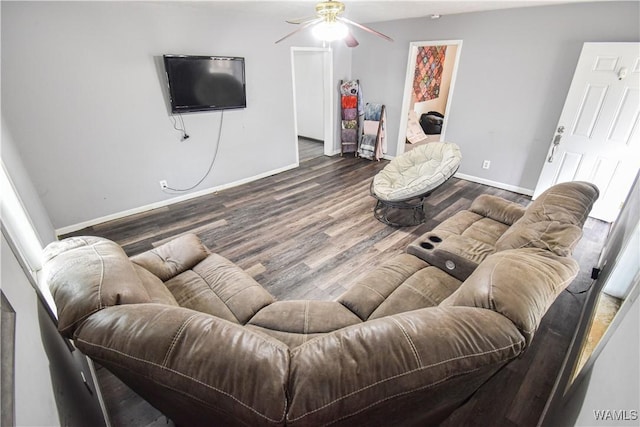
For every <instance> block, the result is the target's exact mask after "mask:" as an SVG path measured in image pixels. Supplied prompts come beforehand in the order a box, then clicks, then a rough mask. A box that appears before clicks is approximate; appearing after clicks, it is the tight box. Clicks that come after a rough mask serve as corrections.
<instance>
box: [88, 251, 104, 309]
mask: <svg viewBox="0 0 640 427" xmlns="http://www.w3.org/2000/svg"><path fill="white" fill-rule="evenodd" d="M91 249H93V252H95V254H96V255H97V256H98V259H99V260H100V283H99V284H98V309H102V308H104V304H103V303H102V283H103V282H104V258H102V255H100V253H99V252H98V250H97V249H96V247H95V245H91Z"/></svg>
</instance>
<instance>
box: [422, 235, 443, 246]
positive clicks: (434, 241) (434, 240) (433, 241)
mask: <svg viewBox="0 0 640 427" xmlns="http://www.w3.org/2000/svg"><path fill="white" fill-rule="evenodd" d="M440 242H442V238H441V237H438V236H436V235H431V236H429V237H427V240H424V241H422V242H420V247H421V248H422V249H427V250H431V249H434V248H435V247H436V246H437V245H438V243H440Z"/></svg>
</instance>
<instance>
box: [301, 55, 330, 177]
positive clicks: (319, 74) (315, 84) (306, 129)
mask: <svg viewBox="0 0 640 427" xmlns="http://www.w3.org/2000/svg"><path fill="white" fill-rule="evenodd" d="M291 73H292V82H293V106H294V109H293V110H294V127H295V146H296V163H298V164H300V162H303V161H306V160H310V159H312V158H315V157H319V156H322V155H327V156H328V155H331V154H332V152H333V145H334V137H333V131H332V129H333V115H332V111H331V107H332V105H333V91H332V88H331V82H332V81H333V52H332V50H331V49H330V48H308V47H292V48H291Z"/></svg>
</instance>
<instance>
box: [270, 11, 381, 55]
mask: <svg viewBox="0 0 640 427" xmlns="http://www.w3.org/2000/svg"><path fill="white" fill-rule="evenodd" d="M344 9H345V7H344V3H342V2H339V1H333V0H329V1H322V2H320V3H318V4H316V16H311V17H307V18H300V19H292V20H288V21H286V22H288V23H289V24H296V25H300V28H298V29H297V30H295V31H292V32H291V33H289V34H287V35H286V36H284V37H283V38H281V39H280V40H278V41H276V43H280V42H281V41H282V40H284V39H286V38H289V37H291V36H292V35H294V34H296V33H298V32H300V31H302V30H305V29H307V28H309V27H311V31H312V32H313V35H314V36H315V37H316V38H318V39H320V40H324V41H333V40H340V39H344V41H345V43H346V45H347V46H349V47H356V46H358V44H359V43H358V40H356V38H355V37H354V36H353V34H352V33H351V30H350V29H349V27H348V25H351V26H354V27H357V28H360V29H362V30H365V31H367V32H369V33H371V34H375V35H376V36H378V37H382V38H383V39H385V40H388V41H393V39H392V38H391V37H389V36H386V35H384V34H382V33H380V32H378V31H376V30H373V29H371V28H369V27H365V26H364V25H362V24H358V23H357V22H354V21H352V20H350V19H347V18H344V17H342V16H340V15H341V14H342V12H344Z"/></svg>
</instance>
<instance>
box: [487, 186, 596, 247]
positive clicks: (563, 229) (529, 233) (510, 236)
mask: <svg viewBox="0 0 640 427" xmlns="http://www.w3.org/2000/svg"><path fill="white" fill-rule="evenodd" d="M598 195H599V192H598V188H597V187H596V186H595V185H593V184H591V183H588V182H579V181H575V182H565V183H562V184H557V185H554V186H553V187H551V188H549V189H548V190H546V191H545V192H544V193H542V194H541V195H540V196H539V197H538V198H537V199H536V200H535V201H533V202H532V203H531V204H530V205H529V207H528V208H527V210H526V212H525V213H524V215H523V216H522V218H520V219H519V220H518V221H516V222H515V223H514V224H513V225H512V226H511V228H509V230H507V231H506V232H505V233H504V234H503V235H502V237H500V239H498V241H497V242H496V250H498V251H502V250H506V249H516V248H523V247H535V248H542V249H547V250H550V251H552V252H554V253H555V254H557V255H560V256H568V255H570V254H571V253H572V252H573V249H574V247H575V245H576V244H577V243H578V241H579V240H580V237H581V236H582V226H583V225H584V222H585V221H586V219H587V217H588V215H589V212H590V211H591V208H592V207H593V204H594V203H595V201H596V200H597V199H598Z"/></svg>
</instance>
